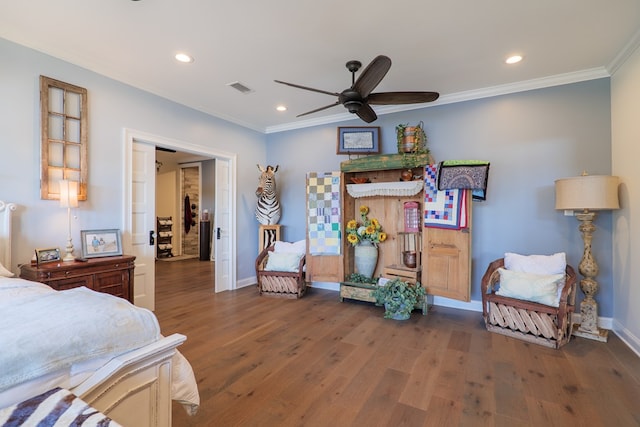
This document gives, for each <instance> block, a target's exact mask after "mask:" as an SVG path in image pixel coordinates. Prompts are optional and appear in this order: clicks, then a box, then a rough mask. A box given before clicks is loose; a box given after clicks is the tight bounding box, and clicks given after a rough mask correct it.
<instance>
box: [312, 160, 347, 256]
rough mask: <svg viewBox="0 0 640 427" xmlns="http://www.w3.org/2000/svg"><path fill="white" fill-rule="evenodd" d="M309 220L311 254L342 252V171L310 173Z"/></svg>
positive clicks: (335, 253) (336, 253)
mask: <svg viewBox="0 0 640 427" xmlns="http://www.w3.org/2000/svg"><path fill="white" fill-rule="evenodd" d="M307 221H308V224H307V225H308V229H309V253H310V254H311V255H339V254H340V247H341V234H340V221H341V220H340V172H324V173H318V172H309V173H308V174H307Z"/></svg>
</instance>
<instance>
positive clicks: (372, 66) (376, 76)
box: [353, 55, 391, 98]
mask: <svg viewBox="0 0 640 427" xmlns="http://www.w3.org/2000/svg"><path fill="white" fill-rule="evenodd" d="M389 68H391V59H389V57H387V56H384V55H379V56H376V57H375V58H374V59H373V61H371V62H370V63H369V65H367V67H366V68H365V69H364V70H363V71H362V73H361V74H360V76H359V77H358V80H356V82H355V83H354V84H353V89H354V90H355V91H357V92H358V93H360V95H361V96H362V97H363V98H366V97H367V96H369V94H370V93H371V91H372V90H374V89H375V88H376V86H378V84H379V83H380V82H381V81H382V79H383V78H384V76H385V75H386V74H387V72H388V71H389Z"/></svg>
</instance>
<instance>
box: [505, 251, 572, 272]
mask: <svg viewBox="0 0 640 427" xmlns="http://www.w3.org/2000/svg"><path fill="white" fill-rule="evenodd" d="M504 267H505V268H506V269H507V270H511V271H521V272H524V273H533V274H560V273H564V272H565V268H566V267H567V256H566V254H565V253H564V252H558V253H556V254H553V255H519V254H514V253H511V252H507V253H505V254H504Z"/></svg>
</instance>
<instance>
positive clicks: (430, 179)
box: [424, 164, 467, 229]
mask: <svg viewBox="0 0 640 427" xmlns="http://www.w3.org/2000/svg"><path fill="white" fill-rule="evenodd" d="M437 181H438V165H436V164H432V165H427V166H425V168H424V226H425V227H434V228H452V229H461V228H466V227H467V211H466V206H467V203H466V197H467V191H466V190H464V189H451V190H438V184H437Z"/></svg>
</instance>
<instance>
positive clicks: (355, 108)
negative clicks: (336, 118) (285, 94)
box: [274, 55, 440, 123]
mask: <svg viewBox="0 0 640 427" xmlns="http://www.w3.org/2000/svg"><path fill="white" fill-rule="evenodd" d="M346 67H347V70H349V71H350V72H351V87H349V88H347V89H345V90H343V91H342V92H340V93H338V92H328V91H325V90H321V89H314V88H310V87H306V86H301V85H297V84H293V83H287V82H283V81H280V80H274V81H275V82H276V83H280V84H283V85H287V86H292V87H297V88H298V89H304V90H310V91H312V92H319V93H324V94H326V95H333V96H337V97H338V100H337V101H336V102H334V103H333V104H329V105H325V106H324V107H320V108H316V109H315V110H311V111H307V112H306V113H302V114H298V115H297V116H296V117H301V116H306V115H307V114H312V113H317V112H318V111H322V110H326V109H327V108H331V107H334V106H336V105H339V104H342V105H344V106H345V107H346V108H347V110H349V112H350V113H354V114H357V115H358V117H360V118H361V119H362V120H364V121H365V122H367V123H371V122H373V121H375V120H376V119H377V118H378V116H377V115H376V113H375V111H373V108H371V105H370V104H372V105H397V104H420V103H423V102H432V101H435V100H436V99H438V97H439V96H440V94H439V93H438V92H379V93H371V92H372V91H373V90H374V89H375V88H376V86H378V84H379V83H380V82H381V81H382V79H383V78H384V76H385V75H386V74H387V72H388V71H389V68H391V59H389V58H388V57H387V56H384V55H379V56H377V57H375V58H374V59H373V61H371V63H370V64H369V65H367V67H366V68H365V69H364V70H363V71H362V73H361V74H360V76H358V79H356V71H358V70H359V69H360V67H362V63H361V62H360V61H355V60H354V61H349V62H347V64H346Z"/></svg>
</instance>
